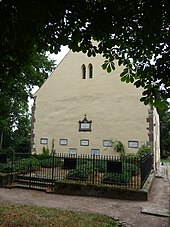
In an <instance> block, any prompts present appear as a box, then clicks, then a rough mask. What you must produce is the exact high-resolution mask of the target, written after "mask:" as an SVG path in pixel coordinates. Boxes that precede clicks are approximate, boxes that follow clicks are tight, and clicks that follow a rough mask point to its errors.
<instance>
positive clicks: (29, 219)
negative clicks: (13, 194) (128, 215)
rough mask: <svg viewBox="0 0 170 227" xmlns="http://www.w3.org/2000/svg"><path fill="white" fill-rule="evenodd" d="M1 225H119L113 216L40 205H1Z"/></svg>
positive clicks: (90, 226)
mask: <svg viewBox="0 0 170 227" xmlns="http://www.w3.org/2000/svg"><path fill="white" fill-rule="evenodd" d="M0 226H1V227H7V226H11V227H15V226H27V227H40V226H41V227H48V226H53V227H98V226H101V227H104V226H105V227H118V226H120V225H119V223H118V222H117V221H114V220H113V219H112V218H111V217H108V216H105V215H100V214H93V213H85V212H77V211H68V210H62V209H56V208H45V207H38V206H25V205H24V206H17V205H0Z"/></svg>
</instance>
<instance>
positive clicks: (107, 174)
mask: <svg viewBox="0 0 170 227" xmlns="http://www.w3.org/2000/svg"><path fill="white" fill-rule="evenodd" d="M151 169H152V156H151V155H146V156H144V157H142V158H134V157H113V156H95V155H93V156H86V155H70V154H64V153H57V154H54V155H53V156H50V157H46V158H44V159H42V160H40V159H37V158H35V157H32V158H31V160H30V159H29V160H28V159H23V160H20V161H17V162H12V166H11V171H12V173H15V174H16V173H18V174H20V175H23V176H26V177H27V178H28V177H30V178H31V177H34V178H36V177H38V178H39V179H41V181H42V180H43V181H44V180H45V179H47V180H51V181H52V182H55V181H56V182H57V181H67V182H83V183H87V184H96V185H110V186H113V187H122V188H134V189H140V188H142V187H143V185H144V183H145V181H146V179H147V177H148V176H149V174H150V171H151ZM0 171H1V170H0ZM30 182H31V179H30Z"/></svg>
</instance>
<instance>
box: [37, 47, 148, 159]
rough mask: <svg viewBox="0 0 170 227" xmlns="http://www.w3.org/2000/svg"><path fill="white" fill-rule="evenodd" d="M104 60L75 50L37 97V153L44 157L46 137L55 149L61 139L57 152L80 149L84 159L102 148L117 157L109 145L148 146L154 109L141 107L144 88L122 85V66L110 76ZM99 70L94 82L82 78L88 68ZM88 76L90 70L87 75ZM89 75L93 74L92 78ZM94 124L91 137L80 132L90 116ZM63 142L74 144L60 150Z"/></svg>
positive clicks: (39, 91)
mask: <svg viewBox="0 0 170 227" xmlns="http://www.w3.org/2000/svg"><path fill="white" fill-rule="evenodd" d="M103 62H104V59H103V58H102V57H101V56H100V55H97V56H96V57H95V58H94V57H90V58H89V57H87V56H86V55H84V54H82V53H73V52H72V51H70V52H69V53H68V54H67V56H66V57H65V58H64V60H63V61H62V62H61V63H60V64H59V65H58V67H57V68H56V70H55V71H54V72H53V73H52V75H51V76H50V77H49V78H48V79H47V81H46V82H45V83H44V84H43V86H42V87H41V88H40V89H39V90H38V92H37V93H36V94H35V97H36V101H35V105H36V110H35V123H34V135H35V138H34V142H35V144H34V145H33V148H34V149H36V152H37V153H41V152H42V148H43V146H46V145H42V144H40V138H44V137H45V138H48V147H49V148H51V143H52V139H53V138H54V140H55V149H56V151H57V152H66V153H67V152H68V151H69V148H77V152H78V154H82V153H85V154H91V149H100V152H101V154H103V155H116V152H115V151H114V150H113V148H108V149H105V147H103V140H110V139H112V140H116V139H117V140H121V141H122V142H123V144H124V146H125V148H126V151H127V152H136V151H137V149H135V148H128V141H129V140H133V141H139V146H140V145H141V144H143V143H145V142H146V141H148V135H147V134H148V131H147V129H146V128H147V127H148V123H147V122H146V118H147V117H148V106H144V105H143V103H141V102H140V101H139V100H140V97H141V89H136V88H135V87H134V86H133V85H132V84H126V83H123V82H121V81H120V77H119V74H120V72H121V71H122V67H119V66H117V68H116V70H115V71H113V72H112V73H110V74H108V73H107V72H105V71H104V70H102V69H101V65H102V63H103ZM89 63H91V64H92V65H93V78H92V79H89V78H87V79H82V70H81V66H82V64H85V65H86V68H88V65H89ZM87 71H88V70H87ZM87 74H88V73H87ZM85 114H86V115H87V118H88V120H92V131H91V132H79V123H78V122H79V120H83V118H84V115H85ZM60 139H68V145H67V146H62V145H59V140H60ZM81 139H88V140H89V146H80V140H81Z"/></svg>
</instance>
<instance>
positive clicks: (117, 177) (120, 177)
mask: <svg viewBox="0 0 170 227" xmlns="http://www.w3.org/2000/svg"><path fill="white" fill-rule="evenodd" d="M131 179H132V175H131V173H130V172H128V171H124V172H123V173H106V174H104V175H103V177H102V181H101V182H102V183H103V184H127V183H129V182H130V180H131Z"/></svg>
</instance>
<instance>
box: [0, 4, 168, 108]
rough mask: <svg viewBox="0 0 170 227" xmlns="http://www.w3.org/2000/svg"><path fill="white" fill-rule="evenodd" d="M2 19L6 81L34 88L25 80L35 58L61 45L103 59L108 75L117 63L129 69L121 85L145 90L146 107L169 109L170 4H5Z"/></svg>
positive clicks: (0, 11)
mask: <svg viewBox="0 0 170 227" xmlns="http://www.w3.org/2000/svg"><path fill="white" fill-rule="evenodd" d="M0 14H1V19H0V29H1V33H0V39H1V44H0V49H1V63H2V64H1V69H0V76H2V77H3V78H4V80H3V81H6V80H7V83H9V82H12V81H13V82H14V84H15V82H17V81H18V82H19V81H22V80H25V83H27V84H31V83H32V79H33V77H32V76H31V75H32V74H29V73H28V74H25V77H24V78H23V77H22V76H21V75H22V72H23V71H24V70H25V69H26V68H27V66H30V64H31V61H32V52H33V51H35V52H41V51H42V50H43V51H44V50H50V52H52V53H53V52H54V53H58V51H59V50H60V46H61V45H68V46H69V48H70V49H72V50H73V51H83V52H84V53H87V55H88V56H95V55H96V54H98V53H100V54H102V55H103V56H104V57H105V58H106V61H105V62H104V63H103V66H102V67H103V69H106V70H107V71H108V72H111V71H112V70H113V69H114V68H115V63H114V60H115V59H117V60H118V63H119V65H124V67H125V68H124V71H123V72H122V73H121V75H120V76H121V80H122V81H126V82H127V83H128V82H131V83H133V84H134V85H135V86H136V87H143V88H144V92H143V97H142V98H141V101H143V102H144V104H148V103H150V104H152V105H155V106H156V107H157V106H158V107H160V108H163V107H165V106H166V104H167V103H166V100H167V98H169V97H170V79H169V71H170V58H169V56H170V45H169V44H170V38H169V30H170V3H169V0H160V1H155V0H136V1H132V0H82V1H73V0H58V1H55V0H48V1H40V0H36V1H35V0H25V1H20V0H2V1H1V2H0ZM92 39H93V40H96V41H97V42H98V44H97V45H95V44H94V43H93V42H92ZM153 62H154V64H153ZM30 77H31V78H30ZM9 78H10V80H9ZM39 79H40V78H39ZM33 81H34V82H35V81H36V78H35V80H34V79H33ZM1 83H2V82H1ZM4 83H5V82H4ZM1 86H2V85H1ZM3 86H5V84H3ZM162 88H163V89H162ZM4 105H5V104H4Z"/></svg>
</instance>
